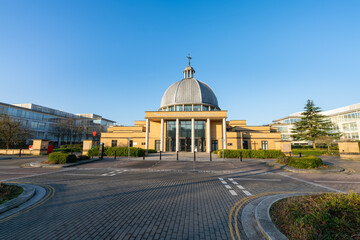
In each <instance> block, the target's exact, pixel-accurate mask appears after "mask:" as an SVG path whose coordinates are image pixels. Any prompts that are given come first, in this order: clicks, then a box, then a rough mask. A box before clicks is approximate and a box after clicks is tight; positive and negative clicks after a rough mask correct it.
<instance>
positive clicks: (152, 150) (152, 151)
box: [144, 149, 157, 153]
mask: <svg viewBox="0 0 360 240" xmlns="http://www.w3.org/2000/svg"><path fill="white" fill-rule="evenodd" d="M144 151H148V153H157V151H156V150H155V149H144Z"/></svg>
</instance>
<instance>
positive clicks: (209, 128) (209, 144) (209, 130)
mask: <svg viewBox="0 0 360 240" xmlns="http://www.w3.org/2000/svg"><path fill="white" fill-rule="evenodd" d="M210 134H211V127H210V118H208V119H207V136H206V148H207V152H208V153H209V152H211V135H210Z"/></svg>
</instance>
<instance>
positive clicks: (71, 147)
mask: <svg viewBox="0 0 360 240" xmlns="http://www.w3.org/2000/svg"><path fill="white" fill-rule="evenodd" d="M60 149H66V151H68V152H82V149H83V146H82V144H68V145H61V146H60Z"/></svg>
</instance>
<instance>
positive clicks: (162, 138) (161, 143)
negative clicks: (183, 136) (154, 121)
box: [160, 118, 164, 152]
mask: <svg viewBox="0 0 360 240" xmlns="http://www.w3.org/2000/svg"><path fill="white" fill-rule="evenodd" d="M160 134H161V135H160V151H162V152H163V151H164V119H163V118H162V119H161V131H160Z"/></svg>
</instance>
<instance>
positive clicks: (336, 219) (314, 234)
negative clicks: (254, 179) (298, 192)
mask: <svg viewBox="0 0 360 240" xmlns="http://www.w3.org/2000/svg"><path fill="white" fill-rule="evenodd" d="M270 216H271V218H272V220H273V222H274V223H275V225H276V226H277V228H278V229H279V230H280V231H281V232H282V233H283V234H284V235H285V236H287V237H288V238H289V239H356V240H360V195H358V194H356V193H354V192H350V193H348V194H341V193H324V194H318V195H311V196H310V195H309V196H300V197H291V198H286V199H283V200H280V201H278V202H276V203H274V205H273V206H272V207H271V209H270Z"/></svg>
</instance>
